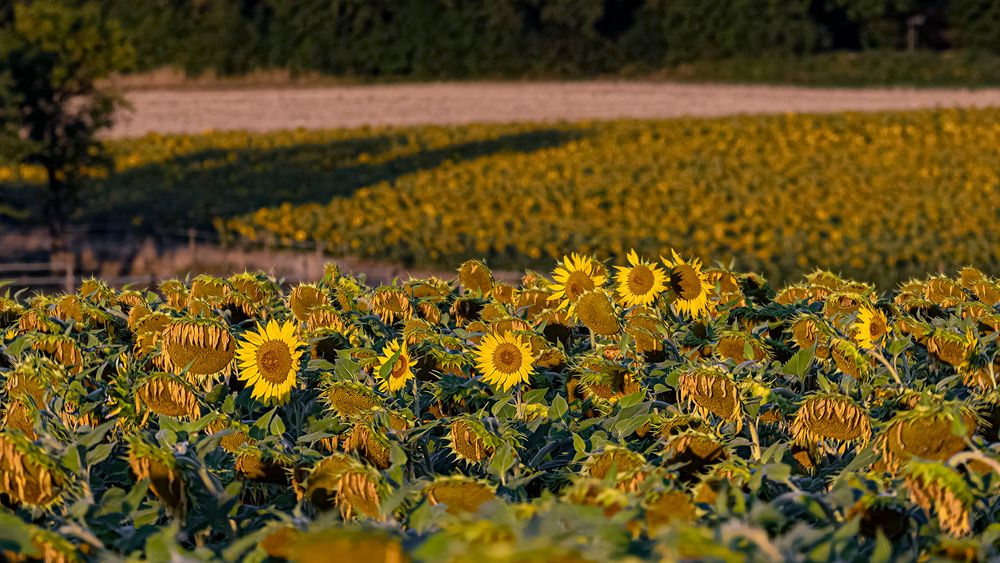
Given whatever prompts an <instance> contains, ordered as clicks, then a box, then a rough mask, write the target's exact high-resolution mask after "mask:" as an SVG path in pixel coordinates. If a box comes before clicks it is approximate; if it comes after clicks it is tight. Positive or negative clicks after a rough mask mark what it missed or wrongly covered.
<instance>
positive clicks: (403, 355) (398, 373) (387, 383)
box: [378, 340, 417, 393]
mask: <svg viewBox="0 0 1000 563" xmlns="http://www.w3.org/2000/svg"><path fill="white" fill-rule="evenodd" d="M416 365H417V360H416V358H414V356H413V353H412V351H411V350H410V348H409V346H407V344H406V342H405V341H404V342H403V344H402V346H400V343H399V341H397V340H390V341H389V342H387V343H386V345H385V346H384V347H383V348H382V355H381V356H380V357H379V364H378V374H379V389H381V390H382V392H383V393H386V392H388V393H395V392H397V391H399V390H400V389H402V388H403V387H405V386H406V382H407V381H410V380H412V379H413V378H414V375H413V367H414V366H416Z"/></svg>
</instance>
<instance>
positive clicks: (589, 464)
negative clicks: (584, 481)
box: [584, 445, 646, 492]
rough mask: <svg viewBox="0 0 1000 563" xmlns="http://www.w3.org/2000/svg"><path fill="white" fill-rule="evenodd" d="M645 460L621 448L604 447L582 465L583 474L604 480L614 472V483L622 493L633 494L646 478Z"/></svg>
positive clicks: (637, 454) (639, 455)
mask: <svg viewBox="0 0 1000 563" xmlns="http://www.w3.org/2000/svg"><path fill="white" fill-rule="evenodd" d="M645 467H646V459H645V458H644V457H642V455H641V454H639V453H636V452H633V451H632V450H630V449H628V448H626V447H622V446H611V445H609V446H606V447H605V448H604V451H602V452H600V453H596V454H593V455H591V456H590V458H589V459H587V461H586V463H584V473H585V474H586V475H588V476H590V477H593V478H594V479H601V480H604V479H605V478H607V476H608V475H609V474H610V473H611V471H612V469H613V470H614V475H615V483H617V485H618V487H619V488H620V489H622V490H623V491H627V492H634V491H635V490H636V489H637V488H638V487H639V484H640V483H642V481H643V480H644V479H645V478H646V471H645Z"/></svg>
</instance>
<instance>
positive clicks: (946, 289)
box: [924, 276, 966, 308]
mask: <svg viewBox="0 0 1000 563" xmlns="http://www.w3.org/2000/svg"><path fill="white" fill-rule="evenodd" d="M924 298H925V299H927V300H928V301H930V302H931V303H934V304H935V305H940V306H941V307H945V308H949V307H954V306H956V305H958V304H959V303H962V302H963V301H965V300H966V295H965V291H964V290H963V289H962V286H961V285H959V284H957V283H955V281H954V280H952V279H951V278H948V277H945V276H935V277H933V278H931V279H929V280H927V282H926V283H925V284H924Z"/></svg>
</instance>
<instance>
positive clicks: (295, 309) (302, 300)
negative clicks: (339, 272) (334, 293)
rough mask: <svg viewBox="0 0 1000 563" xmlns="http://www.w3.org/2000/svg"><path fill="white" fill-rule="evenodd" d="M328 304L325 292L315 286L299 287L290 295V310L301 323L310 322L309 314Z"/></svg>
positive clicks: (303, 285)
mask: <svg viewBox="0 0 1000 563" xmlns="http://www.w3.org/2000/svg"><path fill="white" fill-rule="evenodd" d="M328 303H329V301H328V300H327V298H326V294H325V293H323V290H322V289H320V288H318V287H316V286H315V285H313V284H306V283H304V284H300V285H297V286H295V287H294V288H293V289H292V291H291V293H289V294H288V308H289V309H291V310H292V314H293V315H295V318H296V319H298V320H299V321H300V322H306V321H308V320H309V314H310V313H311V312H312V310H313V309H315V308H316V307H319V306H321V305H327V304H328Z"/></svg>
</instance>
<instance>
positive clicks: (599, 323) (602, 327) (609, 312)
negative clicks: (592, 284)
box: [573, 290, 621, 336]
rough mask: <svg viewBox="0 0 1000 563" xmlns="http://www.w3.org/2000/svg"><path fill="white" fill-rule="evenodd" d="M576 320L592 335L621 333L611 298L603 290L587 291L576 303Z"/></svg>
mask: <svg viewBox="0 0 1000 563" xmlns="http://www.w3.org/2000/svg"><path fill="white" fill-rule="evenodd" d="M573 310H574V312H575V313H576V316H577V318H579V319H580V321H581V322H582V323H583V324H584V326H586V327H587V328H588V329H590V330H591V331H593V333H594V334H599V335H601V336H614V335H616V334H618V333H619V332H620V331H621V325H620V324H619V321H618V314H617V313H616V312H615V305H614V303H613V302H612V301H611V296H610V295H608V294H607V292H605V291H604V290H595V291H588V292H586V293H584V294H583V295H580V297H579V298H578V299H577V301H576V307H574V309H573Z"/></svg>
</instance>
